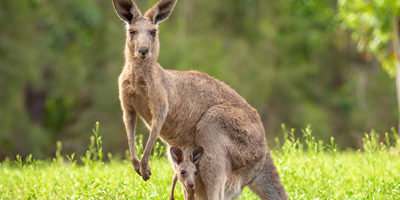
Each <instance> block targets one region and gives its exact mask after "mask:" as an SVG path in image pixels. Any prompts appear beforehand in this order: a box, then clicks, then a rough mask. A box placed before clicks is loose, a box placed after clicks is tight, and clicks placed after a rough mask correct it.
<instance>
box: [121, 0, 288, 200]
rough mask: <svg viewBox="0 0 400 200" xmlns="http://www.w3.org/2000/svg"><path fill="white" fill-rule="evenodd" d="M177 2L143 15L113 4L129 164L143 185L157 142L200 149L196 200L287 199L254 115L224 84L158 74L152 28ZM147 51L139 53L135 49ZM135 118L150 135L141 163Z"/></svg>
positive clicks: (126, 2)
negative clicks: (247, 195)
mask: <svg viewBox="0 0 400 200" xmlns="http://www.w3.org/2000/svg"><path fill="white" fill-rule="evenodd" d="M175 2H176V0H160V1H159V2H157V3H156V4H155V5H154V6H153V7H152V8H150V9H149V10H148V11H147V12H146V14H145V15H141V12H140V11H139V10H138V9H137V7H136V5H135V3H134V2H133V1H131V0H113V4H114V7H115V10H116V11H117V13H118V15H119V16H120V17H121V19H123V20H124V21H125V22H126V23H127V38H126V43H125V65H124V68H123V70H122V72H121V75H120V77H119V80H118V83H119V95H120V96H119V97H120V101H121V106H122V109H123V119H124V123H125V127H126V132H127V137H128V142H129V150H130V156H131V161H132V164H133V166H134V169H135V171H136V172H137V173H139V174H140V175H141V176H142V177H143V179H144V180H147V179H149V178H150V175H151V172H150V167H149V165H148V161H149V156H150V153H151V151H152V148H153V146H154V143H155V141H156V139H157V137H158V136H160V138H161V139H162V140H163V141H165V142H166V143H167V144H168V145H169V146H175V147H179V148H181V149H185V148H193V147H195V146H202V147H203V148H204V154H203V157H202V159H201V161H200V163H199V166H198V167H199V168H198V169H199V171H201V176H200V181H199V184H196V188H195V197H196V199H210V200H216V199H232V198H235V197H236V196H238V195H239V194H240V192H241V190H242V189H243V187H245V186H247V185H250V188H251V189H252V190H253V191H254V192H255V193H256V194H257V195H258V196H259V197H260V198H261V199H287V197H286V194H285V191H284V189H283V187H282V185H281V183H280V180H279V176H278V174H277V172H276V169H275V167H274V164H273V162H272V158H271V156H270V153H269V151H268V148H267V144H266V139H265V136H264V128H263V125H262V123H261V120H260V117H259V115H258V113H257V111H256V110H255V109H254V108H252V107H251V106H250V105H249V104H248V103H247V102H246V101H245V100H244V99H243V98H242V97H241V96H240V95H238V94H237V93H236V92H235V91H234V90H233V89H231V88H230V87H229V86H227V85H226V84H224V83H222V82H220V81H218V80H216V79H215V78H212V77H210V76H208V75H206V74H204V73H201V72H196V71H187V72H183V71H174V70H165V69H163V68H162V67H161V66H160V65H159V64H158V63H157V57H158V53H159V40H158V33H156V34H155V35H154V34H152V33H154V31H157V26H156V24H157V23H159V22H160V21H162V20H164V19H166V18H167V17H168V15H169V14H170V13H171V12H172V9H173V7H174V5H175ZM145 49H148V53H147V51H146V54H143V53H142V52H143V51H142V50H145ZM137 115H139V116H140V117H141V118H142V119H143V121H144V122H145V123H146V125H147V126H148V127H149V129H150V136H149V139H148V141H147V144H146V147H145V150H144V154H143V157H142V160H141V161H139V158H138V157H137V155H136V152H135V146H134V135H135V125H136V118H137Z"/></svg>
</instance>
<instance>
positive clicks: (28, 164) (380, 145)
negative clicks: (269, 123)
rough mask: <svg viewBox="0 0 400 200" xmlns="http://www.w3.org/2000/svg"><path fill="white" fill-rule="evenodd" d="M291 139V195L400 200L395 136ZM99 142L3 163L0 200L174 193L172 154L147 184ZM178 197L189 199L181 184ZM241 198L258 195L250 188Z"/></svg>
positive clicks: (284, 157) (287, 176)
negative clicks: (83, 150)
mask: <svg viewBox="0 0 400 200" xmlns="http://www.w3.org/2000/svg"><path fill="white" fill-rule="evenodd" d="M285 138H286V139H285V140H284V142H283V144H281V145H280V147H279V149H276V150H274V151H273V157H274V161H275V164H276V165H277V167H278V170H279V173H280V176H281V180H282V182H283V185H284V186H285V189H286V191H287V193H288V195H289V197H290V199H388V200H391V199H400V157H399V150H398V147H396V146H398V145H396V144H389V143H390V139H389V136H387V135H386V137H385V136H383V137H379V136H378V135H377V134H375V133H373V132H372V134H369V135H366V137H365V138H364V149H363V150H359V151H337V150H336V145H335V144H334V143H333V141H332V142H331V144H329V145H324V144H323V143H322V142H320V141H315V139H314V138H313V137H312V136H311V131H310V130H308V129H306V130H305V131H303V137H302V138H300V139H295V138H294V137H293V133H292V132H290V131H287V132H286V134H285ZM385 138H386V139H385ZM92 141H94V140H93V139H92ZM379 141H383V142H379ZM395 141H397V138H396V139H395ZM94 143H95V144H96V142H94ZM387 144H389V145H387ZM100 145H101V143H100ZM94 147H95V148H94V149H92V150H88V154H87V155H86V157H83V158H80V159H74V158H72V157H71V156H68V157H67V156H62V155H61V154H60V151H58V153H57V157H56V158H54V159H53V160H47V161H44V160H39V161H37V160H34V159H32V158H30V157H28V158H27V159H25V160H21V159H20V158H17V159H16V161H10V160H6V161H4V162H2V163H1V164H0V199H168V196H169V191H170V185H171V178H172V174H173V171H172V168H171V167H170V165H169V162H168V161H167V160H166V158H164V156H159V155H155V156H153V159H152V160H151V162H150V166H151V168H152V176H151V178H150V180H149V181H147V182H145V181H143V180H142V179H141V177H139V176H138V175H137V174H136V173H134V171H133V167H132V166H131V164H130V163H129V162H128V161H127V160H120V159H115V158H111V160H110V161H108V162H101V161H99V159H98V157H99V153H98V152H96V150H99V148H97V147H98V146H97V147H96V145H94ZM100 147H101V146H100ZM60 149H61V148H60ZM100 150H101V148H100ZM100 157H101V155H100ZM78 160H79V161H78ZM77 161H78V162H79V163H78V162H77ZM175 197H176V199H183V194H182V191H181V187H180V186H178V187H177V189H176V195H175ZM240 199H258V198H257V197H256V196H254V195H253V194H252V193H251V192H250V191H249V190H248V189H247V188H245V189H244V191H243V193H242V196H241V197H240Z"/></svg>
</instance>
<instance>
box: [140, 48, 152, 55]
mask: <svg viewBox="0 0 400 200" xmlns="http://www.w3.org/2000/svg"><path fill="white" fill-rule="evenodd" d="M138 52H139V53H140V55H142V56H146V55H147V54H148V53H149V48H146V47H140V48H139V49H138Z"/></svg>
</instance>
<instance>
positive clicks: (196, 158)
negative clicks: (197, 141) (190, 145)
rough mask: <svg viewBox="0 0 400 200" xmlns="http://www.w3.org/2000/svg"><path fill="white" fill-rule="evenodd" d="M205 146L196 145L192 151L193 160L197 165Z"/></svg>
mask: <svg viewBox="0 0 400 200" xmlns="http://www.w3.org/2000/svg"><path fill="white" fill-rule="evenodd" d="M203 152H204V150H203V147H195V148H194V149H193V150H192V153H191V158H190V159H191V160H192V162H193V163H194V164H195V165H197V164H198V163H199V162H200V158H201V156H202V155H203Z"/></svg>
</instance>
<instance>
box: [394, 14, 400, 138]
mask: <svg viewBox="0 0 400 200" xmlns="http://www.w3.org/2000/svg"><path fill="white" fill-rule="evenodd" d="M393 37H394V40H393V47H394V52H395V55H396V92H397V106H398V110H399V116H398V129H397V133H399V134H400V17H396V18H395V19H394V29H393Z"/></svg>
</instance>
